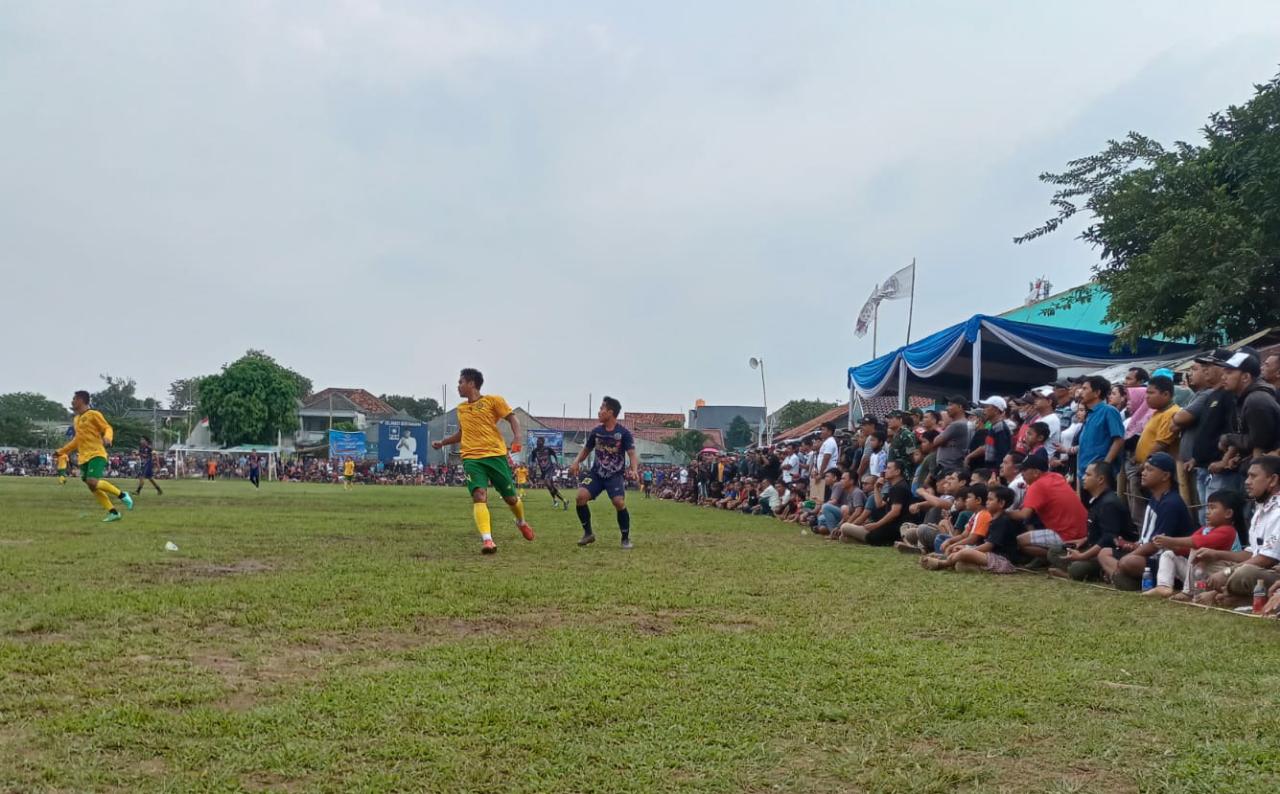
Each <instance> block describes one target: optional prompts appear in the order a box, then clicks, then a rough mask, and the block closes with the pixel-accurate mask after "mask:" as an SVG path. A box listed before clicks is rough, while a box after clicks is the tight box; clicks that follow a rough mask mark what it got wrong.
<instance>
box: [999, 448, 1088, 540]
mask: <svg viewBox="0 0 1280 794" xmlns="http://www.w3.org/2000/svg"><path fill="white" fill-rule="evenodd" d="M1022 476H1023V478H1024V479H1025V480H1026V482H1027V496H1026V498H1025V499H1024V500H1023V502H1022V509H1020V510H1010V511H1008V513H1009V517H1010V518H1011V519H1012V520H1014V521H1022V522H1027V521H1033V520H1034V521H1035V522H1037V523H1038V524H1040V526H1041V528H1040V529H1033V530H1030V531H1029V532H1023V533H1020V534H1019V535H1018V547H1019V548H1020V549H1021V550H1022V553H1023V554H1024V555H1026V556H1028V557H1037V558H1041V559H1044V558H1046V557H1048V556H1049V549H1051V548H1053V547H1055V546H1067V545H1075V544H1076V543H1078V542H1079V541H1081V540H1084V538H1085V536H1086V535H1087V534H1088V531H1089V527H1088V524H1089V513H1088V511H1087V510H1085V507H1084V505H1083V504H1082V503H1081V502H1080V497H1078V496H1076V492H1075V490H1074V489H1073V488H1072V487H1071V486H1070V485H1068V484H1067V481H1066V479H1065V478H1063V476H1062V475H1061V474H1058V473H1057V472H1053V471H1049V460H1048V458H1046V457H1045V456H1044V455H1043V454H1040V453H1037V454H1035V455H1028V456H1027V458H1026V460H1024V461H1023V462H1022Z"/></svg>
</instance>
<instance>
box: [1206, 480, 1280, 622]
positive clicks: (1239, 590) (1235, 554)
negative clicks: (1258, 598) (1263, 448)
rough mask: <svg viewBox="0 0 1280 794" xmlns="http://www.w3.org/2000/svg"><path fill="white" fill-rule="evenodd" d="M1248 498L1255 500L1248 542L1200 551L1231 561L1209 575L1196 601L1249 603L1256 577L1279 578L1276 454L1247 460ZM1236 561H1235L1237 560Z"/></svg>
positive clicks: (1279, 505)
mask: <svg viewBox="0 0 1280 794" xmlns="http://www.w3.org/2000/svg"><path fill="white" fill-rule="evenodd" d="M1244 486H1245V490H1246V491H1247V492H1248V494H1249V498H1251V499H1253V500H1254V501H1255V502H1256V503H1257V507H1256V508H1255V509H1254V511H1253V521H1252V522H1250V524H1249V546H1248V547H1247V548H1246V549H1245V550H1244V551H1202V552H1201V553H1200V557H1201V559H1206V558H1207V559H1211V560H1222V561H1225V562H1227V563H1231V564H1230V565H1228V567H1227V568H1225V569H1223V570H1221V571H1219V572H1217V573H1215V574H1214V575H1213V576H1210V577H1209V581H1208V583H1207V585H1206V589H1205V592H1204V593H1201V594H1200V595H1198V596H1196V602H1197V603H1202V604H1208V605H1211V606H1221V607H1234V606H1239V605H1242V604H1247V603H1249V600H1250V599H1251V598H1252V596H1253V590H1254V588H1255V587H1257V584H1258V582H1259V581H1261V582H1262V583H1263V585H1264V586H1265V587H1271V586H1272V585H1274V584H1275V583H1276V582H1277V581H1280V575H1278V574H1277V571H1276V563H1277V562H1280V456H1276V455H1263V456H1260V457H1257V458H1254V459H1253V461H1252V462H1251V463H1250V464H1249V472H1248V474H1247V475H1246V476H1245V480H1244ZM1237 563H1238V564H1237Z"/></svg>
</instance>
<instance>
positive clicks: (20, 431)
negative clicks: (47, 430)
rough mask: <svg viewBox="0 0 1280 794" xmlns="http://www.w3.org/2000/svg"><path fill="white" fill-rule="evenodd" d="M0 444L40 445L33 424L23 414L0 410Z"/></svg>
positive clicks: (17, 445) (10, 445)
mask: <svg viewBox="0 0 1280 794" xmlns="http://www.w3.org/2000/svg"><path fill="white" fill-rule="evenodd" d="M0 445H4V446H6V447H36V446H41V444H40V435H39V434H38V433H37V432H36V428H35V425H33V424H31V420H30V419H28V418H27V417H25V416H21V415H19V414H16V413H10V412H8V411H0Z"/></svg>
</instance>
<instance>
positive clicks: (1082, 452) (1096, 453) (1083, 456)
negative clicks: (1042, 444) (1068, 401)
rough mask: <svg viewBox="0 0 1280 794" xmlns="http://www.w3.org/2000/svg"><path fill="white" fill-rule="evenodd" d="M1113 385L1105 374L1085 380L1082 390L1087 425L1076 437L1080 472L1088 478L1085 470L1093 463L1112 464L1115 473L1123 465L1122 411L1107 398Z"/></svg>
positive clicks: (1085, 424) (1077, 469) (1077, 467)
mask: <svg viewBox="0 0 1280 794" xmlns="http://www.w3.org/2000/svg"><path fill="white" fill-rule="evenodd" d="M1110 390H1111V384H1109V383H1107V379H1106V378H1104V377H1102V376H1101V375H1092V376H1090V377H1089V378H1086V379H1085V382H1084V384H1083V385H1082V387H1081V389H1080V398H1081V402H1083V403H1084V407H1085V411H1086V414H1085V419H1084V426H1083V427H1081V428H1080V433H1079V435H1077V436H1076V447H1077V449H1078V452H1077V455H1076V472H1077V474H1078V475H1079V477H1080V479H1081V480H1083V479H1084V470H1085V469H1086V468H1088V467H1089V464H1090V463H1093V462H1094V461H1097V460H1101V461H1105V462H1106V463H1107V465H1109V466H1111V468H1112V470H1113V472H1114V471H1115V470H1117V469H1118V467H1119V465H1120V453H1121V452H1122V451H1123V450H1124V422H1123V421H1122V420H1121V419H1120V412H1119V411H1117V410H1116V409H1115V408H1113V407H1111V406H1110V405H1108V404H1107V403H1106V402H1104V400H1105V399H1106V397H1107V393H1108V392H1109V391H1110Z"/></svg>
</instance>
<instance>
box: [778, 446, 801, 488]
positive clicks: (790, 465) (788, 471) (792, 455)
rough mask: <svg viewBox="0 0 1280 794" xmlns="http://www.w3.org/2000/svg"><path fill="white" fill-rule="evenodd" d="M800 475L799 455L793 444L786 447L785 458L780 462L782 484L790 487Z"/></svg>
mask: <svg viewBox="0 0 1280 794" xmlns="http://www.w3.org/2000/svg"><path fill="white" fill-rule="evenodd" d="M799 474H800V453H798V452H796V445H795V444H788V445H787V457H786V458H785V459H783V461H782V482H783V483H784V484H786V485H790V484H791V482H792V481H793V480H795V479H796V477H797V476H798V475H799Z"/></svg>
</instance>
